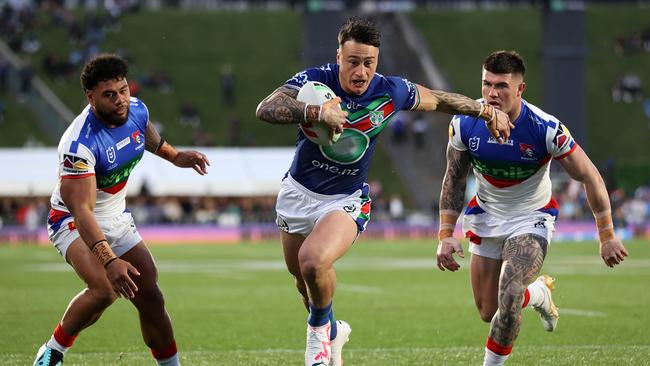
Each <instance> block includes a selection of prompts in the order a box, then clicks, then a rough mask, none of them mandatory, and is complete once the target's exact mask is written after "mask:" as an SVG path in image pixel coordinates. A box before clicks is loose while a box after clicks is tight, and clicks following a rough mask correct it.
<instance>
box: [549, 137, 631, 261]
mask: <svg viewBox="0 0 650 366" xmlns="http://www.w3.org/2000/svg"><path fill="white" fill-rule="evenodd" d="M559 162H560V165H562V167H563V168H564V170H566V172H567V173H568V174H569V175H570V176H571V178H573V179H575V180H577V181H579V182H581V183H582V184H583V185H584V187H585V191H586V192H587V202H589V207H591V211H592V212H593V214H594V217H595V219H596V227H597V228H598V238H599V241H600V256H601V257H602V258H603V261H604V262H605V264H606V265H607V266H608V267H614V266H615V265H617V264H619V263H621V262H622V261H623V260H624V259H625V257H627V255H628V253H627V250H626V249H625V246H623V243H622V242H621V240H620V239H618V238H617V237H616V235H615V233H614V224H613V221H612V211H611V206H610V202H609V196H608V194H607V188H606V187H605V182H603V178H602V177H601V176H600V173H599V172H598V169H596V167H595V166H594V164H593V163H592V162H591V160H590V159H589V157H588V156H587V154H585V152H584V151H583V150H582V149H581V148H580V146H578V147H577V148H576V150H575V151H574V152H573V153H571V154H570V155H568V156H567V157H565V158H563V159H560V160H559Z"/></svg>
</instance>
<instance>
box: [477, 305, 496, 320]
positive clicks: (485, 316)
mask: <svg viewBox="0 0 650 366" xmlns="http://www.w3.org/2000/svg"><path fill="white" fill-rule="evenodd" d="M478 313H479V315H480V316H481V320H483V321H484V322H486V323H489V322H491V321H492V318H494V314H495V313H496V311H494V310H492V309H484V308H479V309H478Z"/></svg>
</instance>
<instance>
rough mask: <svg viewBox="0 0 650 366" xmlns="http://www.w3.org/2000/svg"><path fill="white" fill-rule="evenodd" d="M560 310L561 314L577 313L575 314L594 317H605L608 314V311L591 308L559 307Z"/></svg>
mask: <svg viewBox="0 0 650 366" xmlns="http://www.w3.org/2000/svg"><path fill="white" fill-rule="evenodd" d="M558 312H559V313H560V315H575V316H586V317H593V318H604V317H606V316H607V313H603V312H602V311H590V310H580V309H567V308H559V309H558Z"/></svg>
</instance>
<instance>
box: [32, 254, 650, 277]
mask: <svg viewBox="0 0 650 366" xmlns="http://www.w3.org/2000/svg"><path fill="white" fill-rule="evenodd" d="M157 263H158V268H159V269H160V270H161V271H162V272H173V273H226V272H231V271H250V272H259V271H286V265H285V264H284V261H282V260H281V259H266V260H236V259H234V260H223V259H215V260H209V259H208V260H200V261H182V260H180V261H175V260H162V261H158V262H157ZM460 264H461V271H464V270H467V268H468V267H469V265H468V264H469V261H468V260H467V259H465V260H461V261H460ZM617 267H618V266H617ZM23 268H24V270H25V271H28V272H66V271H72V268H71V267H70V266H69V265H68V264H66V263H65V262H63V261H61V262H60V263H38V264H25V265H24V266H23ZM335 268H337V269H344V270H350V271H376V270H382V271H387V270H406V269H416V270H431V271H432V272H435V273H437V272H439V271H438V269H437V267H436V261H435V257H433V256H432V257H431V258H425V259H422V258H404V259H390V258H378V257H364V258H344V259H342V260H341V261H340V262H338V263H336V264H335ZM648 268H650V260H646V259H639V260H637V259H628V260H626V261H624V262H623V263H622V265H621V266H620V270H617V271H610V270H608V269H607V267H606V266H605V264H604V263H603V262H602V260H601V259H600V258H598V257H595V258H584V257H568V258H560V259H557V260H554V261H552V262H548V263H547V264H546V265H545V266H544V271H545V272H549V273H552V274H553V275H554V276H556V275H563V274H588V275H596V276H600V275H602V276H617V275H627V274H628V273H626V271H627V270H628V269H634V270H638V269H644V270H647V269H648Z"/></svg>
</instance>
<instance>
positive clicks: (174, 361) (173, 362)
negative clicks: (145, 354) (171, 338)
mask: <svg viewBox="0 0 650 366" xmlns="http://www.w3.org/2000/svg"><path fill="white" fill-rule="evenodd" d="M156 363H157V364H158V366H181V361H180V360H179V359H178V353H176V354H175V355H173V356H171V357H170V358H165V359H163V360H156Z"/></svg>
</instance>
